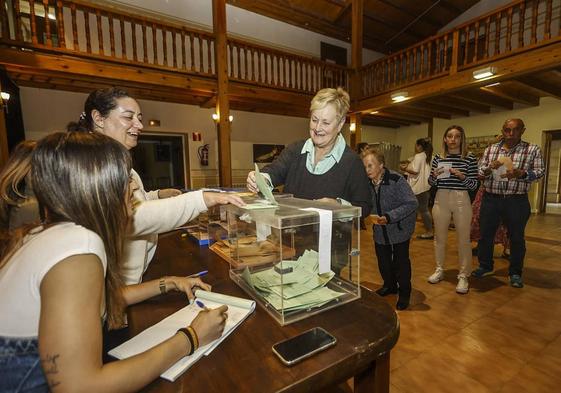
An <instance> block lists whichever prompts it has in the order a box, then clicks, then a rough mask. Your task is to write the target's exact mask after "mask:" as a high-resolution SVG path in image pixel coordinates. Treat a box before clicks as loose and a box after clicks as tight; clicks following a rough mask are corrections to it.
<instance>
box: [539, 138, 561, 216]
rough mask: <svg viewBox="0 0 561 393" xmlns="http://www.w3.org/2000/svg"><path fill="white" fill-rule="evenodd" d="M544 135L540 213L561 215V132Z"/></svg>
mask: <svg viewBox="0 0 561 393" xmlns="http://www.w3.org/2000/svg"><path fill="white" fill-rule="evenodd" d="M542 135H543V136H542V140H543V142H544V144H543V146H544V162H545V176H544V182H543V187H541V189H540V195H539V196H540V209H539V211H540V213H546V214H560V215H561V130H547V131H544V132H543V134H542Z"/></svg>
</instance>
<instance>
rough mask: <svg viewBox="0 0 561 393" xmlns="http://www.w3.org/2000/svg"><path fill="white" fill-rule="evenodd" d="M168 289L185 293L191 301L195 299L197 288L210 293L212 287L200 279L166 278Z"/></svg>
mask: <svg viewBox="0 0 561 393" xmlns="http://www.w3.org/2000/svg"><path fill="white" fill-rule="evenodd" d="M166 287H167V289H168V290H173V291H179V292H183V293H185V294H186V295H187V297H188V298H189V301H191V300H193V299H195V295H194V292H195V288H200V289H204V290H205V291H210V290H211V289H212V287H211V286H210V285H209V284H207V283H205V282H203V281H202V280H201V279H200V278H198V277H195V278H189V277H177V276H170V277H167V278H166Z"/></svg>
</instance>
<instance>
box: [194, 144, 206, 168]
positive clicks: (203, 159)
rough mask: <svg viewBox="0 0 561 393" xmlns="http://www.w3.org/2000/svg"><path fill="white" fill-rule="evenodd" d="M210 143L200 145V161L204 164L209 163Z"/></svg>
mask: <svg viewBox="0 0 561 393" xmlns="http://www.w3.org/2000/svg"><path fill="white" fill-rule="evenodd" d="M208 147H209V146H208V144H206V145H202V146H199V148H198V149H197V155H198V156H199V162H200V163H201V165H202V166H207V165H208Z"/></svg>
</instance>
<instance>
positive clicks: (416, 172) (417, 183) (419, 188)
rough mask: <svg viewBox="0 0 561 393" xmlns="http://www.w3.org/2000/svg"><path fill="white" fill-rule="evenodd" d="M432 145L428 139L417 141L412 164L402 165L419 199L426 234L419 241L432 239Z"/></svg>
mask: <svg viewBox="0 0 561 393" xmlns="http://www.w3.org/2000/svg"><path fill="white" fill-rule="evenodd" d="M432 150H433V149H432V144H431V143H430V140H429V139H427V138H421V139H417V142H415V156H414V157H413V160H411V162H409V163H406V164H402V165H401V170H402V171H403V172H405V173H407V182H408V183H409V185H410V186H411V189H412V190H413V193H414V194H415V196H416V197H417V202H419V207H418V209H417V212H418V213H419V214H420V215H421V218H422V220H423V225H424V226H425V232H424V233H422V234H420V235H419V236H417V238H418V239H432V238H433V237H434V234H433V229H432V216H431V214H430V211H429V199H430V188H431V186H430V184H429V176H430V170H431V169H430V164H431V160H432Z"/></svg>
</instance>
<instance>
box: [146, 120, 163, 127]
mask: <svg viewBox="0 0 561 393" xmlns="http://www.w3.org/2000/svg"><path fill="white" fill-rule="evenodd" d="M148 125H149V126H150V127H159V126H160V121H159V120H157V119H150V120H148Z"/></svg>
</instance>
